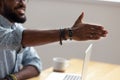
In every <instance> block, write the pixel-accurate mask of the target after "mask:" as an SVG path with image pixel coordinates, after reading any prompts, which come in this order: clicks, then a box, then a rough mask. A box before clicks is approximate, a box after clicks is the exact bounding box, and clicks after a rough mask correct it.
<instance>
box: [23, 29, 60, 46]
mask: <svg viewBox="0 0 120 80" xmlns="http://www.w3.org/2000/svg"><path fill="white" fill-rule="evenodd" d="M59 39H60V38H59V30H42V31H40V30H24V31H23V36H22V42H21V43H22V45H23V47H26V46H36V45H43V44H47V43H51V42H56V41H59Z"/></svg>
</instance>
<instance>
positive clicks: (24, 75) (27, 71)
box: [14, 66, 40, 80]
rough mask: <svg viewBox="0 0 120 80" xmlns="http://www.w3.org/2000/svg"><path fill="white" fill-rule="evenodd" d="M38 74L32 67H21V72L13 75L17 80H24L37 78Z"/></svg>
mask: <svg viewBox="0 0 120 80" xmlns="http://www.w3.org/2000/svg"><path fill="white" fill-rule="evenodd" d="M39 74H40V73H39V72H38V70H37V69H36V68H35V67H34V66H26V67H23V69H22V70H21V71H19V72H18V73H15V74H14V75H15V76H16V78H17V80H26V79H29V78H32V77H35V76H38V75H39Z"/></svg>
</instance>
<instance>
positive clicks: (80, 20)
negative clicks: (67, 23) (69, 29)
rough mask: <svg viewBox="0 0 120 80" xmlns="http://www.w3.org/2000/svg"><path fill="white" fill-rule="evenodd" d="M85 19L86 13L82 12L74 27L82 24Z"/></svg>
mask: <svg viewBox="0 0 120 80" xmlns="http://www.w3.org/2000/svg"><path fill="white" fill-rule="evenodd" d="M83 17H84V12H82V13H81V15H80V16H79V17H78V19H77V20H76V22H75V24H74V26H75V25H77V24H80V23H82V19H83Z"/></svg>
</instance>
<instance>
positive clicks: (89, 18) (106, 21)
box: [24, 0, 120, 69]
mask: <svg viewBox="0 0 120 80" xmlns="http://www.w3.org/2000/svg"><path fill="white" fill-rule="evenodd" d="M27 7H28V8H27V17H28V21H27V22H26V23H25V24H24V26H25V27H26V28H32V29H59V28H61V27H62V28H64V27H71V26H72V25H73V23H74V21H75V20H76V19H77V17H78V16H79V15H80V14H81V12H84V13H85V16H84V20H83V21H84V22H85V23H94V24H100V25H103V26H104V27H105V29H107V30H108V32H109V34H108V36H107V37H106V38H103V39H100V40H98V41H85V42H84V41H83V42H76V41H66V42H63V46H60V45H59V42H56V43H52V44H47V45H43V46H38V47H36V49H37V51H38V53H39V55H40V57H41V59H42V61H43V67H44V68H43V69H45V68H47V67H49V66H51V65H52V57H55V56H61V57H65V58H68V59H69V58H83V54H84V51H85V49H86V48H87V46H88V44H89V43H91V42H93V43H94V48H93V53H92V60H96V61H104V62H109V63H114V64H120V51H119V50H120V47H119V45H120V42H119V41H120V35H119V34H120V31H119V30H120V6H116V5H107V4H97V3H86V2H80V1H74V0H71V1H69V0H66V1H65V0H30V1H29V3H28V6H27ZM48 36H49V35H48Z"/></svg>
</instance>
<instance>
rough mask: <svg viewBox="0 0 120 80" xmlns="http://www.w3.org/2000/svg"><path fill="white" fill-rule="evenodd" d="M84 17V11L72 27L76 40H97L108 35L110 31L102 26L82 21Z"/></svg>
mask: <svg viewBox="0 0 120 80" xmlns="http://www.w3.org/2000/svg"><path fill="white" fill-rule="evenodd" d="M83 17H84V13H83V12H82V14H81V15H80V16H79V18H78V19H77V20H76V22H75V24H74V25H73V27H72V29H73V39H74V40H78V41H84V40H97V39H100V38H101V37H106V35H107V33H108V32H107V31H106V30H104V29H103V27H102V26H99V25H93V24H85V23H82V19H83Z"/></svg>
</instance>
